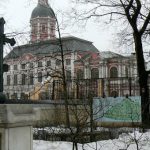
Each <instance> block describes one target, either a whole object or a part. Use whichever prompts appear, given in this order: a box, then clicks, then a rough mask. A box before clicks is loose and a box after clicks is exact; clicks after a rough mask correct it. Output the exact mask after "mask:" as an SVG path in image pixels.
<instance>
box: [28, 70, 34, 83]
mask: <svg viewBox="0 0 150 150" xmlns="http://www.w3.org/2000/svg"><path fill="white" fill-rule="evenodd" d="M29 84H30V85H33V84H34V77H33V73H31V74H30V80H29Z"/></svg>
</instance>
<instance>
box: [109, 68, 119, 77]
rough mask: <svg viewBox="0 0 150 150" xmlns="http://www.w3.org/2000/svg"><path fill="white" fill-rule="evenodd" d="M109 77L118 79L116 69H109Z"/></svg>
mask: <svg viewBox="0 0 150 150" xmlns="http://www.w3.org/2000/svg"><path fill="white" fill-rule="evenodd" d="M110 77H111V78H115V77H118V70H117V68H116V67H112V68H111V69H110Z"/></svg>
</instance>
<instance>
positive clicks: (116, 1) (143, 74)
mask: <svg viewBox="0 0 150 150" xmlns="http://www.w3.org/2000/svg"><path fill="white" fill-rule="evenodd" d="M73 2H74V4H76V7H74V9H73V10H74V12H75V19H78V20H84V21H87V20H88V19H90V18H94V17H96V18H97V19H98V18H102V17H104V19H105V20H106V19H107V21H108V22H109V23H112V22H113V21H119V22H122V26H121V27H120V28H123V29H124V31H126V32H125V33H126V36H125V38H126V39H128V40H129V41H130V42H131V39H130V38H128V36H130V37H131V38H132V40H133V44H134V48H135V53H136V59H137V67H138V75H139V84H140V94H141V99H142V122H143V123H144V122H146V121H147V120H148V118H149V91H148V83H147V82H148V81H147V80H148V74H149V71H146V68H145V61H144V56H143V50H144V46H143V45H144V41H145V40H147V39H148V38H149V29H150V23H149V22H150V2H149V1H142V0H107V1H105V0H88V1H87V0H73ZM78 4H80V8H82V11H79V9H78V8H79V7H78ZM82 5H86V6H87V7H86V9H83V8H84V7H82ZM75 8H76V9H75ZM126 42H127V40H126Z"/></svg>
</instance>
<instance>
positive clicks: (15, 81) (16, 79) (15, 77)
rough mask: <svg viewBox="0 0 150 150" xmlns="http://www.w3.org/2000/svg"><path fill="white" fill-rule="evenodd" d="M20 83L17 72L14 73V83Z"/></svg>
mask: <svg viewBox="0 0 150 150" xmlns="http://www.w3.org/2000/svg"><path fill="white" fill-rule="evenodd" d="M17 84H18V76H17V74H15V75H14V85H17Z"/></svg>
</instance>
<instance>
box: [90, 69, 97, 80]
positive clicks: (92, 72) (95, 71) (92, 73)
mask: <svg viewBox="0 0 150 150" xmlns="http://www.w3.org/2000/svg"><path fill="white" fill-rule="evenodd" d="M98 78H99V70H98V68H93V69H92V70H91V79H98Z"/></svg>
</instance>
